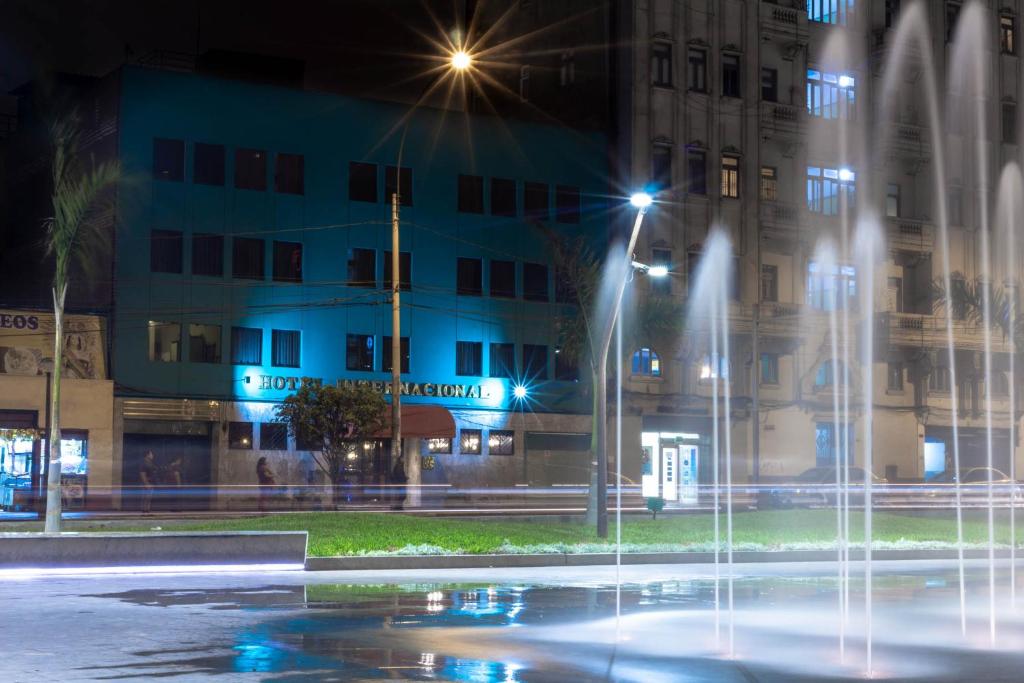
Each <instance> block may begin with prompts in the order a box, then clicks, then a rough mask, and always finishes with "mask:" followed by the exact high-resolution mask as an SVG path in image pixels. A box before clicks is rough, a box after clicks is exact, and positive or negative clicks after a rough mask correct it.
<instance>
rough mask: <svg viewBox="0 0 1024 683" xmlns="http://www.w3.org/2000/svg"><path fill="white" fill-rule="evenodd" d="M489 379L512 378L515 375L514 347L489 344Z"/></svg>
mask: <svg viewBox="0 0 1024 683" xmlns="http://www.w3.org/2000/svg"><path fill="white" fill-rule="evenodd" d="M489 374H490V376H491V377H507V378H510V379H511V378H512V377H514V376H515V374H516V345H515V344H504V343H502V344H497V343H493V344H491V372H490V373H489Z"/></svg>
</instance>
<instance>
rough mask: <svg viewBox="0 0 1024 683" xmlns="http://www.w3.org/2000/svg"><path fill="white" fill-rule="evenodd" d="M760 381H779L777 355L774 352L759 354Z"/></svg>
mask: <svg viewBox="0 0 1024 683" xmlns="http://www.w3.org/2000/svg"><path fill="white" fill-rule="evenodd" d="M761 383H762V384H778V383H779V356H778V354H776V353H762V354H761Z"/></svg>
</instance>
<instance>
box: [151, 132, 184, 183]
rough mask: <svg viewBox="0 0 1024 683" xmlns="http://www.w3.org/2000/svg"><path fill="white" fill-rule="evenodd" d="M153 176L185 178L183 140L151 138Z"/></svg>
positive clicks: (157, 177)
mask: <svg viewBox="0 0 1024 683" xmlns="http://www.w3.org/2000/svg"><path fill="white" fill-rule="evenodd" d="M153 178H154V179H156V180H171V181H176V182H179V183H180V182H181V181H183V180H185V142H184V140H167V139H164V138H156V139H154V140H153Z"/></svg>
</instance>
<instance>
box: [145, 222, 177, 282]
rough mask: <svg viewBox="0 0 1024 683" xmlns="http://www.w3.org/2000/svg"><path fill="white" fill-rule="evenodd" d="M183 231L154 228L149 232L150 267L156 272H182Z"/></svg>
mask: <svg viewBox="0 0 1024 683" xmlns="http://www.w3.org/2000/svg"><path fill="white" fill-rule="evenodd" d="M181 249H182V244H181V233H180V232H179V231H177V230H153V231H152V232H150V233H149V269H150V270H151V271H152V272H154V273H181Z"/></svg>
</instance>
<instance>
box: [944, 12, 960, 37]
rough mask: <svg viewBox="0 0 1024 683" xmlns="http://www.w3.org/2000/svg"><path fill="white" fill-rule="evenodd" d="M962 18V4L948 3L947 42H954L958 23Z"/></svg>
mask: <svg viewBox="0 0 1024 683" xmlns="http://www.w3.org/2000/svg"><path fill="white" fill-rule="evenodd" d="M959 18H960V3H959V2H947V3H946V42H947V43H952V42H953V34H954V33H956V22H957V20H958V19H959Z"/></svg>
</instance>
